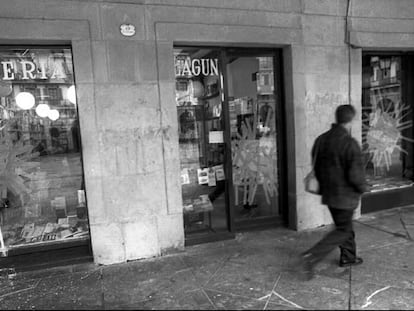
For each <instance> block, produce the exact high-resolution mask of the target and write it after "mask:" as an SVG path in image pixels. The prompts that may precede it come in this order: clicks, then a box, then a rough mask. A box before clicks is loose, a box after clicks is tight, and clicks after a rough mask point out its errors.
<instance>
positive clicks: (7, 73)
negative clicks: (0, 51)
mask: <svg viewBox="0 0 414 311" xmlns="http://www.w3.org/2000/svg"><path fill="white" fill-rule="evenodd" d="M1 64H2V66H3V80H14V73H13V72H12V68H13V63H12V62H1Z"/></svg>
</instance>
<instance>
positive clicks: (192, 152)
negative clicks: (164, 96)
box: [175, 47, 285, 245]
mask: <svg viewBox="0 0 414 311" xmlns="http://www.w3.org/2000/svg"><path fill="white" fill-rule="evenodd" d="M280 66H281V53H280V51H278V50H270V49H269V50H267V49H240V48H239V49H237V48H232V49H226V48H204V47H203V48H200V47H176V48H175V73H176V104H177V114H178V131H179V147H180V163H181V184H182V195H183V214H184V227H185V228H184V229H185V236H186V243H187V245H188V244H194V243H200V242H206V241H210V240H217V239H222V238H231V237H234V233H235V232H236V231H240V230H245V229H250V228H263V227H265V226H276V225H278V224H279V225H281V224H282V223H283V220H282V218H283V216H284V215H285V213H284V212H285V211H284V210H283V209H282V208H281V206H285V205H283V204H281V202H282V199H283V198H282V196H281V195H280V193H282V192H281V187H282V185H283V182H282V178H281V176H283V171H281V169H280V168H281V167H282V166H281V165H280V163H281V161H283V152H281V151H282V150H281V146H282V144H281V143H280V139H281V137H283V126H282V122H283V120H282V115H283V113H282V112H281V110H282V109H281V108H282V105H281V102H282V95H283V94H282V93H281V89H282V88H281V87H280V84H281V81H280V77H281V69H280Z"/></svg>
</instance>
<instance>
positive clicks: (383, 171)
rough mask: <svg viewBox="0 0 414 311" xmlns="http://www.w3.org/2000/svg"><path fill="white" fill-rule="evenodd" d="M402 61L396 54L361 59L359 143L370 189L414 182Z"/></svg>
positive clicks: (409, 116) (411, 123) (410, 120)
mask: <svg viewBox="0 0 414 311" xmlns="http://www.w3.org/2000/svg"><path fill="white" fill-rule="evenodd" d="M402 64H403V63H402V58H401V57H399V56H365V57H364V58H363V94H362V95H363V100H362V106H363V116H362V117H363V131H362V136H363V140H362V142H363V149H364V152H365V159H366V160H365V163H366V172H367V179H368V182H369V183H370V184H371V185H372V191H380V190H386V189H392V188H399V187H405V186H409V185H412V184H413V182H412V180H413V166H412V158H413V154H412V146H411V143H412V142H413V114H412V107H411V105H409V104H408V103H407V102H404V97H403V90H404V88H406V87H408V85H407V84H408V83H407V82H408V81H405V80H404V79H403V77H402V72H403V68H402V66H403V65H402ZM405 83H407V84H405Z"/></svg>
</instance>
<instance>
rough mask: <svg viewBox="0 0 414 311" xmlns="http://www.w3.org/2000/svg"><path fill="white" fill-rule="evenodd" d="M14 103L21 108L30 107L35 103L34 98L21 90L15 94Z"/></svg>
mask: <svg viewBox="0 0 414 311" xmlns="http://www.w3.org/2000/svg"><path fill="white" fill-rule="evenodd" d="M16 105H17V106H18V107H19V108H20V109H23V110H27V109H30V108H32V107H33V106H34V105H35V98H34V96H33V95H32V94H30V93H28V92H21V93H19V94H17V96H16Z"/></svg>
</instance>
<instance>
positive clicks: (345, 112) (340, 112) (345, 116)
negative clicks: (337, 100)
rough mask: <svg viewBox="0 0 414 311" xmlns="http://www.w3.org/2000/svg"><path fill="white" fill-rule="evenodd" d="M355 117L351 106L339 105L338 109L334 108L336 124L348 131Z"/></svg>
mask: <svg viewBox="0 0 414 311" xmlns="http://www.w3.org/2000/svg"><path fill="white" fill-rule="evenodd" d="M355 115H356V111H355V108H354V107H353V106H352V105H341V106H339V107H338V108H336V112H335V118H336V123H338V124H340V125H342V126H343V127H345V128H346V129H348V130H350V129H351V127H352V121H353V120H354V118H355Z"/></svg>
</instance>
